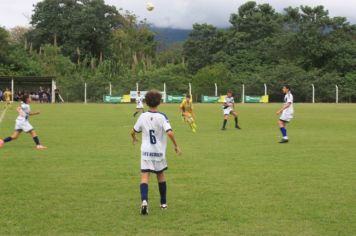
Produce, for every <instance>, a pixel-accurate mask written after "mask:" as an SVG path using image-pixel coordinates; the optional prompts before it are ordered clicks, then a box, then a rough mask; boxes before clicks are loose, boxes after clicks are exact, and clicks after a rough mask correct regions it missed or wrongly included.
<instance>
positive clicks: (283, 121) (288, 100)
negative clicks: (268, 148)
mask: <svg viewBox="0 0 356 236" xmlns="http://www.w3.org/2000/svg"><path fill="white" fill-rule="evenodd" d="M282 91H283V93H284V94H285V96H284V105H283V107H282V108H281V109H280V110H278V111H277V112H276V114H277V115H279V116H280V117H279V121H278V125H279V128H280V130H281V133H282V140H281V141H280V142H279V143H288V142H289V139H288V136H287V129H286V126H287V123H289V122H290V121H291V120H292V119H293V115H294V107H293V95H292V93H291V91H290V87H289V85H284V86H283V88H282Z"/></svg>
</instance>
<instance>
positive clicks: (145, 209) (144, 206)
mask: <svg viewBox="0 0 356 236" xmlns="http://www.w3.org/2000/svg"><path fill="white" fill-rule="evenodd" d="M141 215H148V203H147V201H146V200H144V201H142V205H141Z"/></svg>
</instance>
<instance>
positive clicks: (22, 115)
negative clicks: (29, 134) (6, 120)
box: [17, 102, 31, 121]
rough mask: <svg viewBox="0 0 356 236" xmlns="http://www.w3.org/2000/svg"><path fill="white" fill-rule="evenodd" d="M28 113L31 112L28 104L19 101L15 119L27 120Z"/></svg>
mask: <svg viewBox="0 0 356 236" xmlns="http://www.w3.org/2000/svg"><path fill="white" fill-rule="evenodd" d="M30 113H31V107H30V105H29V104H26V103H24V102H21V105H20V112H19V116H18V117H17V120H20V121H24V120H28V118H29V117H30Z"/></svg>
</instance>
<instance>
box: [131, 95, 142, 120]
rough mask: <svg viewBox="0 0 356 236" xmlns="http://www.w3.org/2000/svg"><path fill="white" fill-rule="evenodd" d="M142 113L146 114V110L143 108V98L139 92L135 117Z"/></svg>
mask: <svg viewBox="0 0 356 236" xmlns="http://www.w3.org/2000/svg"><path fill="white" fill-rule="evenodd" d="M140 112H142V113H143V112H145V110H144V106H143V97H141V93H140V91H138V92H137V96H136V112H135V113H134V115H133V116H134V117H135V116H136V115H137V114H138V113H140Z"/></svg>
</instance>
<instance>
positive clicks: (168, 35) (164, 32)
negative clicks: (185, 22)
mask: <svg viewBox="0 0 356 236" xmlns="http://www.w3.org/2000/svg"><path fill="white" fill-rule="evenodd" d="M151 30H152V31H153V32H155V33H156V34H157V35H156V41H158V42H159V43H162V44H163V45H164V46H166V47H167V46H170V45H172V44H174V43H178V42H184V41H185V40H187V38H188V36H189V34H190V32H191V31H192V30H189V29H174V28H159V27H152V28H151Z"/></svg>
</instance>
